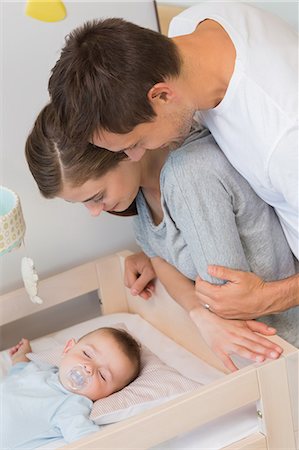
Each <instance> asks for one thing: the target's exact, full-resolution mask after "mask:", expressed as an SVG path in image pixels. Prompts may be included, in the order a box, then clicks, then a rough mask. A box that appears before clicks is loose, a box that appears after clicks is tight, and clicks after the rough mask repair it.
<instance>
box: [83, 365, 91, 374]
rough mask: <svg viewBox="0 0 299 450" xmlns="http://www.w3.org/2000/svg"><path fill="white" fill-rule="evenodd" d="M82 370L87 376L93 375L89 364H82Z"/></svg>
mask: <svg viewBox="0 0 299 450" xmlns="http://www.w3.org/2000/svg"><path fill="white" fill-rule="evenodd" d="M84 369H85V372H86V373H87V374H88V375H92V374H93V368H92V366H91V365H90V364H84Z"/></svg>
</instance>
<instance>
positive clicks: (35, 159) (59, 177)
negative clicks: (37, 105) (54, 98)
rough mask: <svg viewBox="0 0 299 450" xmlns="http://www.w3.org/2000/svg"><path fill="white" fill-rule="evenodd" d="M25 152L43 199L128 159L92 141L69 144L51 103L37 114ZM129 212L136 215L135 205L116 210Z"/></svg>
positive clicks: (82, 182)
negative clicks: (76, 144) (97, 145)
mask: <svg viewBox="0 0 299 450" xmlns="http://www.w3.org/2000/svg"><path fill="white" fill-rule="evenodd" d="M25 154H26V159H27V162H28V165H29V169H30V171H31V173H32V175H33V178H34V179H35V181H36V183H37V185H38V188H39V190H40V192H41V194H42V195H43V196H44V197H46V198H54V197H56V196H57V195H59V193H60V192H61V191H62V189H63V186H64V183H69V184H70V185H71V186H74V187H75V186H81V185H82V184H84V183H85V182H86V181H88V180H90V179H96V178H99V177H101V176H103V175H105V174H106V173H107V172H108V171H110V170H113V169H114V168H116V167H117V165H118V164H119V163H120V161H123V160H124V159H126V158H127V156H126V155H125V154H123V153H112V152H110V151H108V150H106V149H103V148H100V147H96V146H95V145H93V144H86V143H85V144H84V145H83V144H82V145H81V146H80V147H77V148H73V147H72V146H69V143H68V142H66V141H65V139H64V137H63V134H62V133H61V130H60V128H59V127H58V125H57V117H56V114H55V111H54V109H53V106H52V104H48V105H46V106H45V107H44V108H43V109H42V111H41V112H40V113H39V115H38V117H37V119H36V121H35V123H34V126H33V129H32V131H31V133H30V134H29V136H28V138H27V141H26V146H25ZM132 214H136V209H135V207H134V204H132V205H131V207H130V208H129V209H128V210H127V211H124V212H123V213H117V215H132Z"/></svg>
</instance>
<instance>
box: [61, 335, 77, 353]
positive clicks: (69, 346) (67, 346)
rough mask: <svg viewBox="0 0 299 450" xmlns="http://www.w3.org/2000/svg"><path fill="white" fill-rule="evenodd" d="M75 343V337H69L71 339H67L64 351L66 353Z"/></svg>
mask: <svg viewBox="0 0 299 450" xmlns="http://www.w3.org/2000/svg"><path fill="white" fill-rule="evenodd" d="M75 344H76V341H75V339H73V338H72V339H69V340H68V341H67V343H66V344H65V346H64V349H63V352H62V353H63V354H65V353H67V352H69V351H70V350H71V348H73V347H74V345H75Z"/></svg>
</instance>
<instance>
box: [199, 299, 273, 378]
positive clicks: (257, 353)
mask: <svg viewBox="0 0 299 450" xmlns="http://www.w3.org/2000/svg"><path fill="white" fill-rule="evenodd" d="M190 317H191V319H192V321H193V322H194V323H195V325H196V326H197V327H198V329H199V331H200V334H201V335H202V337H203V338H204V340H205V341H206V343H207V344H208V346H209V347H210V348H211V349H212V350H213V352H215V353H216V354H217V355H218V356H219V358H220V359H221V360H222V362H223V364H224V365H225V366H226V367H227V368H228V369H229V370H230V371H232V372H233V371H236V370H238V368H237V367H236V365H235V364H234V363H233V361H232V359H231V357H230V355H231V354H236V355H239V356H242V357H243V358H247V359H251V360H252V361H256V362H262V361H264V360H265V359H267V358H270V359H276V358H278V357H279V356H280V354H281V353H282V348H281V347H279V346H278V345H277V344H274V343H273V342H271V341H269V340H268V339H266V338H264V337H263V336H259V335H258V334H256V333H261V334H264V335H266V336H272V335H273V334H275V333H276V330H275V329H274V328H270V327H268V326H267V325H266V324H264V323H262V322H256V321H254V320H248V321H243V320H228V319H223V318H222V317H218V316H216V314H213V313H212V312H210V311H208V310H206V309H204V308H202V307H201V306H196V307H195V308H193V309H192V310H191V311H190Z"/></svg>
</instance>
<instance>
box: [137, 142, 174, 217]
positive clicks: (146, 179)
mask: <svg viewBox="0 0 299 450" xmlns="http://www.w3.org/2000/svg"><path fill="white" fill-rule="evenodd" d="M168 153H169V151H168V150H165V149H162V150H147V152H146V153H145V155H144V157H143V158H142V160H141V186H140V187H141V189H142V193H143V195H144V198H145V200H146V202H147V205H148V207H149V210H150V212H151V215H152V219H153V222H154V223H155V224H156V225H158V224H159V223H160V222H161V221H162V220H163V210H162V206H161V191H160V173H161V170H162V167H163V165H164V163H165V161H166V159H167V157H168Z"/></svg>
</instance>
